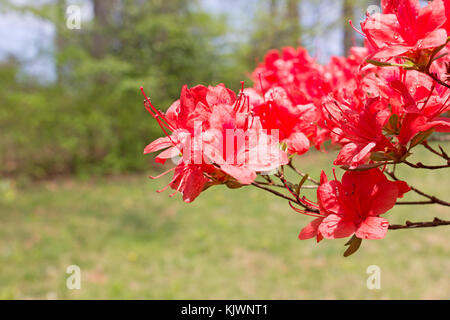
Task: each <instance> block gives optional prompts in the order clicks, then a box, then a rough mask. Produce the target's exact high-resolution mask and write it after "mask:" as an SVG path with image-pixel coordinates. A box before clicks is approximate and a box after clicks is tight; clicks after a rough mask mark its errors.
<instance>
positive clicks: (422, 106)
mask: <svg viewBox="0 0 450 320" xmlns="http://www.w3.org/2000/svg"><path fill="white" fill-rule="evenodd" d="M381 4H382V9H383V11H382V13H375V14H373V15H368V16H367V18H366V19H365V21H363V22H362V23H361V27H360V28H361V30H357V29H356V28H355V30H356V31H357V32H359V33H361V34H362V35H363V36H364V38H365V45H364V47H353V48H351V49H350V52H349V55H348V56H346V57H332V58H331V60H330V62H329V63H328V64H326V65H322V64H319V63H318V62H317V61H316V60H315V59H314V58H312V57H311V56H310V55H309V54H308V52H307V51H306V50H305V49H304V48H301V47H300V48H292V47H286V48H283V49H282V50H281V52H280V51H278V50H271V51H269V52H268V53H267V55H266V56H265V58H264V61H263V62H262V63H260V64H259V65H258V66H257V68H256V69H255V70H254V71H253V73H252V80H253V83H254V86H253V87H251V88H244V83H242V88H241V90H240V91H239V92H238V94H235V93H234V92H233V91H232V90H230V89H228V88H226V86H225V85H224V84H219V85H217V86H208V87H206V86H202V85H199V86H195V87H193V88H188V87H187V86H183V88H182V90H181V95H180V99H179V100H177V101H176V102H174V103H173V104H172V106H170V108H169V109H168V110H167V111H166V112H162V111H159V110H157V109H156V108H155V107H154V106H153V104H152V102H151V101H150V99H149V98H148V97H147V96H145V93H144V91H143V89H142V88H141V90H142V92H143V94H144V96H145V101H144V104H145V107H146V108H147V110H148V112H149V113H150V114H151V115H152V116H153V117H154V118H155V119H156V121H157V123H158V124H159V125H160V127H161V128H162V130H163V132H164V134H165V136H164V137H162V138H159V139H157V140H155V141H153V142H152V143H151V144H149V145H148V146H147V147H146V148H145V151H144V153H145V154H147V153H152V152H155V151H160V150H164V151H162V152H161V153H160V154H159V155H158V156H157V157H156V161H157V162H159V163H165V162H166V161H167V159H171V158H172V159H173V158H174V157H177V158H178V159H179V160H178V162H177V164H176V166H175V167H173V168H172V169H170V170H169V171H168V172H170V171H173V172H174V174H173V178H172V179H171V181H170V183H169V185H168V186H167V187H166V188H164V190H165V189H167V188H169V187H170V188H171V189H173V190H174V193H173V194H172V195H174V194H175V193H177V192H180V193H181V194H182V196H183V200H184V201H185V202H191V201H193V200H194V199H195V198H196V197H197V196H199V194H200V193H201V192H203V191H204V190H206V189H207V188H209V187H211V186H213V185H220V184H224V185H227V186H228V187H230V188H238V187H241V186H245V185H253V186H255V187H258V188H260V189H264V190H266V191H269V192H271V193H272V194H274V195H277V196H280V197H282V198H284V199H286V200H288V201H289V204H290V206H291V207H292V209H293V210H295V211H297V212H300V213H303V214H306V215H309V216H312V217H314V218H315V219H314V220H312V221H311V222H310V223H309V224H308V225H307V226H306V227H304V228H303V229H302V230H301V232H300V235H299V238H300V239H309V238H312V237H315V238H316V239H317V241H320V240H322V239H323V238H326V239H335V238H344V237H351V239H350V241H349V243H348V244H349V245H350V247H349V250H350V251H349V252H347V254H350V253H351V252H353V251H355V250H356V249H357V247H358V246H359V244H360V243H361V240H362V239H381V238H383V237H384V236H385V235H386V232H387V230H388V229H398V228H403V227H405V228H407V227H418V226H422V225H417V224H414V223H410V222H409V223H408V224H407V225H405V226H403V227H402V226H401V225H390V224H389V222H388V220H386V219H385V218H383V217H380V215H382V214H384V213H386V212H387V211H389V210H390V209H391V208H392V207H394V205H396V203H399V202H398V198H402V197H403V195H404V194H405V193H407V192H409V191H411V190H413V191H414V192H416V193H418V194H419V195H421V196H423V197H425V198H426V201H422V202H420V203H422V204H424V203H426V202H429V203H438V204H441V205H445V206H449V205H450V204H449V203H448V202H446V201H443V200H440V199H437V198H436V197H434V196H430V195H428V194H426V193H424V192H422V191H420V190H419V189H417V188H414V187H411V186H409V185H408V184H407V183H406V182H404V181H401V180H400V179H398V178H397V176H396V174H395V166H396V165H400V164H403V165H407V166H410V167H413V168H416V169H420V170H426V169H429V170H432V169H436V170H438V169H445V168H449V167H450V158H449V157H448V155H447V154H446V153H445V151H444V150H443V149H442V148H441V147H440V149H439V150H437V149H434V148H432V147H431V146H430V145H429V144H428V140H429V139H430V138H431V137H432V135H433V133H435V132H450V118H449V111H450V101H449V100H450V90H449V89H450V85H449V83H450V81H449V80H450V56H449V55H448V53H449V50H450V44H449V39H450V37H449V36H450V0H434V1H432V2H430V3H429V4H428V5H426V6H424V7H421V6H420V3H419V0H390V1H388V0H382V1H381ZM350 23H351V21H350ZM419 145H422V146H424V147H425V148H426V149H428V150H429V151H430V152H432V153H433V154H435V155H436V156H438V157H440V158H442V160H443V164H442V165H440V166H431V165H424V164H423V163H416V164H414V163H411V162H409V161H408V157H409V156H410V155H411V154H412V153H413V148H415V147H417V146H419ZM329 148H339V149H340V151H339V154H338V155H337V157H336V159H335V160H334V162H333V164H334V165H335V166H338V167H339V168H341V169H343V170H345V172H344V174H343V175H342V178H341V179H338V178H337V175H336V172H335V170H334V168H333V173H334V180H329V179H328V178H327V176H326V174H325V173H324V172H322V174H321V176H320V179H319V181H317V180H314V179H312V178H310V177H309V176H308V175H307V174H305V173H302V172H301V171H300V170H298V169H297V168H296V167H294V165H293V162H292V157H293V156H294V155H302V154H304V153H306V152H308V151H310V150H311V149H317V150H320V151H324V150H326V149H329ZM285 167H287V168H290V169H292V170H293V172H294V173H297V174H299V175H300V176H301V177H300V182H298V183H293V182H290V181H288V179H287V178H286V175H285V174H284V168H285ZM168 172H165V173H168ZM165 173H164V174H165ZM152 178H157V177H152ZM275 180H277V181H278V180H279V181H280V182H279V183H277V182H276V181H275ZM306 183H311V184H312V185H310V186H309V187H310V188H314V187H315V188H317V201H312V200H310V199H307V198H305V197H304V196H301V190H302V188H305V187H307V186H306ZM275 187H281V188H278V189H277V190H281V191H276V190H275ZM283 190H284V192H283ZM160 191H161V190H160ZM403 204H407V202H404V203H403ZM409 204H419V202H418V203H414V202H410V203H409ZM443 224H449V223H448V221H443V220H440V219H435V220H434V221H433V222H431V223H430V225H423V226H435V225H443Z"/></svg>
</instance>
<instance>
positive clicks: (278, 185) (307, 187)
mask: <svg viewBox="0 0 450 320" xmlns="http://www.w3.org/2000/svg"><path fill="white" fill-rule="evenodd" d="M256 182H257V183H258V184H260V185H263V186H272V187H277V188H283V189H286V187H285V186H284V185H281V184H276V183H274V182H272V183H271V182H263V181H256ZM288 183H290V182H288ZM317 188H318V186H302V189H317Z"/></svg>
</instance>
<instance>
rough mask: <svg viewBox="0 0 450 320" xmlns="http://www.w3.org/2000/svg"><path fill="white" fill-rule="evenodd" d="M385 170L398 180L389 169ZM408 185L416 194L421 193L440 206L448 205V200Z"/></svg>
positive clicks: (449, 203)
mask: <svg viewBox="0 0 450 320" xmlns="http://www.w3.org/2000/svg"><path fill="white" fill-rule="evenodd" d="M385 172H386V173H387V174H388V175H389V176H390V177H391V178H392V179H394V180H395V181H400V179H398V178H397V176H396V175H395V173H394V172H392V171H389V170H386V171H385ZM409 187H410V188H411V190H413V191H414V192H415V193H417V194H419V195H421V196H423V197H425V198H428V199H430V200H431V201H432V202H433V203H437V204H440V205H442V206H447V207H450V202H447V201H444V200H441V199H439V198H436V197H435V196H432V195H429V194H426V193H425V192H423V191H421V190H419V189H417V188H415V187H413V186H411V185H409Z"/></svg>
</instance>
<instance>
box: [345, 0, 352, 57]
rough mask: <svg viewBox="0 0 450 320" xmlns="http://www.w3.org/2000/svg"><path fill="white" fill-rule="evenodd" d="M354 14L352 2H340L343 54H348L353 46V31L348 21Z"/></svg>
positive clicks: (348, 0) (349, 0)
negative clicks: (342, 26)
mask: <svg viewBox="0 0 450 320" xmlns="http://www.w3.org/2000/svg"><path fill="white" fill-rule="evenodd" d="M353 14H354V0H342V21H343V25H344V44H343V47H344V54H347V53H348V50H349V49H350V48H351V47H352V46H353V44H354V39H355V38H354V30H353V29H352V27H351V26H350V24H349V22H348V21H349V20H352V19H353Z"/></svg>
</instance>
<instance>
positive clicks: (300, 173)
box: [287, 160, 320, 185]
mask: <svg viewBox="0 0 450 320" xmlns="http://www.w3.org/2000/svg"><path fill="white" fill-rule="evenodd" d="M287 165H288V167H289V168H291V169H292V170H294V171H295V172H296V173H297V174H298V175H300V176H302V177H304V176H306V173H303V172H301V171H300V170H298V169H297V168H296V167H295V166H294V165H293V164H292V160H290V161H289V163H288V164H287ZM308 180H309V181H311V182H312V183H314V184H315V185H320V182H319V181H317V180H315V179H313V178H310V177H308Z"/></svg>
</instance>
